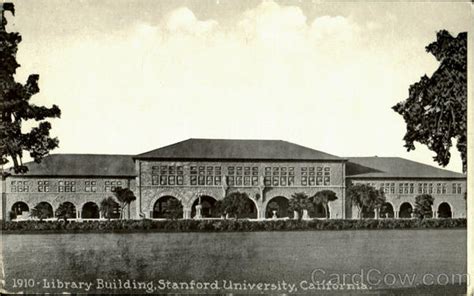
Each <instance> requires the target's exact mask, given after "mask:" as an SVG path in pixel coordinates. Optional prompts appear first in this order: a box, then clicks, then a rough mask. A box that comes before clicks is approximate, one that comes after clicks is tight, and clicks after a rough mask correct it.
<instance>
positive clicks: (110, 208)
mask: <svg viewBox="0 0 474 296" xmlns="http://www.w3.org/2000/svg"><path fill="white" fill-rule="evenodd" d="M99 209H100V212H101V213H102V215H103V217H104V218H106V219H109V220H110V219H111V218H113V217H114V216H115V214H116V213H117V211H119V210H120V206H119V204H118V203H117V202H116V201H115V199H114V198H113V197H111V196H109V197H107V198H104V199H103V200H101V202H100V206H99Z"/></svg>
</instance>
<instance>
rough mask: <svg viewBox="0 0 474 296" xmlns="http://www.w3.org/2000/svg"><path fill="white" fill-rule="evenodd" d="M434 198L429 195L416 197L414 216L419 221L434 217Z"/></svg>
mask: <svg viewBox="0 0 474 296" xmlns="http://www.w3.org/2000/svg"><path fill="white" fill-rule="evenodd" d="M433 202H434V198H433V197H432V196H431V195H429V194H421V195H418V196H417V197H415V208H414V209H413V214H414V215H415V217H417V218H419V219H424V218H431V217H433V209H432V206H433Z"/></svg>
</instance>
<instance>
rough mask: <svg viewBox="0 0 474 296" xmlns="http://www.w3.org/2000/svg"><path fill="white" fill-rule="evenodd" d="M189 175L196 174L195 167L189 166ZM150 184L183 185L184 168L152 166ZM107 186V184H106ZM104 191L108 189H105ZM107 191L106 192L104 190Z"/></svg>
mask: <svg viewBox="0 0 474 296" xmlns="http://www.w3.org/2000/svg"><path fill="white" fill-rule="evenodd" d="M199 170H201V167H200V168H199ZM190 173H191V174H196V173H197V167H196V166H191V168H190ZM151 174H152V175H151V184H152V185H160V186H168V185H169V186H174V185H183V183H184V177H183V175H184V167H183V166H180V165H178V166H175V165H162V166H159V167H158V166H154V167H153V168H152V172H151ZM106 186H107V184H106ZM106 189H108V188H107V187H106ZM113 189H114V186H113V184H110V190H113ZM106 191H107V190H106Z"/></svg>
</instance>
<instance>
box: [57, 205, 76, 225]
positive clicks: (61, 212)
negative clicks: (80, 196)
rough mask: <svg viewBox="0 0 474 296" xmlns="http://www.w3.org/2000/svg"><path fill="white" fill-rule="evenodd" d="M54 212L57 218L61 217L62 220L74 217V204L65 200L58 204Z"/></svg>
mask: <svg viewBox="0 0 474 296" xmlns="http://www.w3.org/2000/svg"><path fill="white" fill-rule="evenodd" d="M55 214H56V217H57V218H58V220H60V219H63V220H64V222H67V219H68V218H75V217H76V210H75V209H74V205H73V204H72V203H69V202H65V203H62V204H60V205H59V207H58V208H57V209H56V212H55Z"/></svg>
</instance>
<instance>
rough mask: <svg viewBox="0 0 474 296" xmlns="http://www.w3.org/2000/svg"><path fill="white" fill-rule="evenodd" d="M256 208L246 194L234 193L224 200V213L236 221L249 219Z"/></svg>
mask: <svg viewBox="0 0 474 296" xmlns="http://www.w3.org/2000/svg"><path fill="white" fill-rule="evenodd" d="M254 207H255V206H254V204H253V202H252V201H251V200H250V198H249V196H248V195H247V193H244V192H233V193H231V194H229V195H227V196H226V197H225V198H224V199H223V200H222V210H223V213H224V214H227V215H229V216H231V217H235V218H236V219H238V218H244V217H249V216H250V215H252V213H253V209H254Z"/></svg>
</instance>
